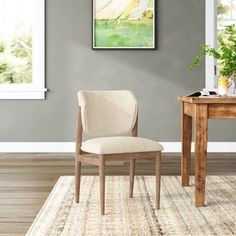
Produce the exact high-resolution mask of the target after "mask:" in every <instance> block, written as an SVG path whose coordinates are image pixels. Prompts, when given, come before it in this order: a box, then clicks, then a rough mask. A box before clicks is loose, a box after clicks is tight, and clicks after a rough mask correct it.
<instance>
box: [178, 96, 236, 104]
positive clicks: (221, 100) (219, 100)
mask: <svg viewBox="0 0 236 236" xmlns="http://www.w3.org/2000/svg"><path fill="white" fill-rule="evenodd" d="M178 99H179V101H182V102H187V103H193V104H195V103H204V104H209V103H216V104H236V97H209V96H205V97H188V96H179V97H178Z"/></svg>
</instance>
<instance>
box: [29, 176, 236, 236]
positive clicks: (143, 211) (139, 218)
mask: <svg viewBox="0 0 236 236" xmlns="http://www.w3.org/2000/svg"><path fill="white" fill-rule="evenodd" d="M81 181H82V182H81V201H80V203H79V204H76V203H75V202H74V195H75V193H74V177H73V176H67V177H60V179H59V180H58V182H57V184H56V185H55V187H54V189H53V191H52V192H51V194H50V196H49V197H48V199H47V201H46V202H45V204H44V206H43V207H42V209H41V211H40V212H39V214H38V216H37V218H36V219H35V221H34V223H33V224H32V226H31V228H30V229H29V231H28V233H27V235H28V236H29V235H30V236H39V235H40V236H47V235H63V236H78V235H89V236H91V235H96V236H97V235H114V236H116V235H117V236H118V235H122V236H129V235H140V236H143V235H221V236H222V235H236V176H220V177H219V176H208V177H207V189H206V207H203V208H196V207H195V206H194V185H193V179H191V185H190V187H185V188H182V186H181V179H180V177H176V176H164V177H162V187H161V209H160V210H156V209H155V177H154V176H147V177H143V176H137V177H136V178H135V186H134V198H132V199H130V198H129V197H128V195H129V194H128V192H129V178H128V177H125V176H114V177H113V176H106V205H105V213H106V215H105V216H100V208H99V179H98V177H96V176H83V177H82V180H81Z"/></svg>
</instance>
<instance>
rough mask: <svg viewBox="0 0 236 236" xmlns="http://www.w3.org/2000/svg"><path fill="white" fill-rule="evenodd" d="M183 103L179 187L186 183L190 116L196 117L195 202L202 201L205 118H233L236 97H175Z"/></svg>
mask: <svg viewBox="0 0 236 236" xmlns="http://www.w3.org/2000/svg"><path fill="white" fill-rule="evenodd" d="M178 99H179V100H180V101H181V103H182V120H181V123H182V158H181V176H182V186H188V185H189V169H190V157H191V141H192V118H194V120H195V126H194V140H195V204H196V207H203V206H204V202H205V183H206V158H207V136H208V119H235V118H236V97H227V98H216V97H214V98H209V97H185V96H183V97H178Z"/></svg>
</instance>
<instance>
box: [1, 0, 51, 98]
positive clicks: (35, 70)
mask: <svg viewBox="0 0 236 236" xmlns="http://www.w3.org/2000/svg"><path fill="white" fill-rule="evenodd" d="M33 16H34V19H33V27H32V35H33V38H32V45H33V48H32V83H31V84H0V99H45V92H46V91H47V89H46V88H45V0H34V4H33Z"/></svg>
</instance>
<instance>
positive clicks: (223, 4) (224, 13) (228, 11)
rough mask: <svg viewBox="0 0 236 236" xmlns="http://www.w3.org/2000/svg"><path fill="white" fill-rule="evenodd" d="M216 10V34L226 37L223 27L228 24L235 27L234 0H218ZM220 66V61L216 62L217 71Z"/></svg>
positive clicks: (235, 3) (235, 12)
mask: <svg viewBox="0 0 236 236" xmlns="http://www.w3.org/2000/svg"><path fill="white" fill-rule="evenodd" d="M217 10H218V15H217V35H218V36H219V35H221V36H223V38H226V36H224V33H223V31H224V29H225V27H226V26H228V25H235V27H236V0H218V6H217ZM235 37H236V35H235ZM220 67H221V65H220V63H219V62H217V72H218V71H219V68H220Z"/></svg>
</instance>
